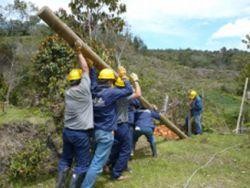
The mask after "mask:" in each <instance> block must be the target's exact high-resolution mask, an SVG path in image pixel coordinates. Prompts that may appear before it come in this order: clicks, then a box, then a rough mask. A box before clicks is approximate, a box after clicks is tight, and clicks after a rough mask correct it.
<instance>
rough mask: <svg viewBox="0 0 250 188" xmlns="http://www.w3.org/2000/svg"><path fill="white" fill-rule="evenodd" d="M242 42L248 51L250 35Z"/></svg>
mask: <svg viewBox="0 0 250 188" xmlns="http://www.w3.org/2000/svg"><path fill="white" fill-rule="evenodd" d="M242 42H243V43H244V44H246V45H247V48H248V49H250V33H249V34H247V35H246V38H245V39H243V40H242Z"/></svg>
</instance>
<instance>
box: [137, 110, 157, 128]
mask: <svg viewBox="0 0 250 188" xmlns="http://www.w3.org/2000/svg"><path fill="white" fill-rule="evenodd" d="M153 118H154V119H158V120H160V114H159V113H158V112H156V111H153V110H148V109H143V110H136V112H135V126H136V127H139V128H140V129H141V130H143V129H145V128H149V127H150V128H152V129H154V127H155V126H154V124H153Z"/></svg>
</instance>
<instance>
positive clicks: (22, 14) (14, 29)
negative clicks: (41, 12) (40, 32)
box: [0, 0, 39, 36]
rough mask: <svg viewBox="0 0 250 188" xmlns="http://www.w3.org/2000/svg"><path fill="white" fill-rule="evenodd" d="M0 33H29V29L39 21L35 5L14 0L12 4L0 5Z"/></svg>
mask: <svg viewBox="0 0 250 188" xmlns="http://www.w3.org/2000/svg"><path fill="white" fill-rule="evenodd" d="M0 11H1V12H0V24H1V25H0V28H1V33H0V34H1V35H5V34H8V35H11V36H12V35H29V32H30V29H31V28H32V27H33V26H34V25H36V24H37V23H38V22H39V19H38V17H37V16H34V15H32V14H35V12H36V11H37V7H36V6H35V5H34V4H32V3H30V2H28V3H26V2H25V1H21V0H14V4H8V5H6V6H5V7H0Z"/></svg>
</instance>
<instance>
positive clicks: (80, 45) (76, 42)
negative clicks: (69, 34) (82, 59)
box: [74, 40, 82, 53]
mask: <svg viewBox="0 0 250 188" xmlns="http://www.w3.org/2000/svg"><path fill="white" fill-rule="evenodd" d="M74 49H75V51H76V52H77V53H81V49H82V43H81V41H79V40H77V41H75V46H74Z"/></svg>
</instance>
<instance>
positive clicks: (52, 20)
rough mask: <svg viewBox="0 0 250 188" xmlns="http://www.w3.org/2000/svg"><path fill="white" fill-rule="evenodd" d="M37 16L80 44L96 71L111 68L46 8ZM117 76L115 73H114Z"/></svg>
mask: <svg viewBox="0 0 250 188" xmlns="http://www.w3.org/2000/svg"><path fill="white" fill-rule="evenodd" d="M38 16H39V17H40V18H41V19H42V20H43V21H45V22H46V23H47V24H48V25H49V26H50V27H51V28H52V29H53V30H54V31H55V32H56V33H57V34H58V35H59V36H61V37H62V38H63V39H64V40H66V41H67V42H68V44H69V45H70V46H71V47H72V48H74V47H75V42H78V43H80V44H81V46H82V49H81V52H82V54H83V55H84V56H85V57H86V58H89V59H90V60H92V61H93V62H94V65H95V67H96V68H97V69H103V68H111V67H110V66H109V65H108V64H106V63H105V62H104V61H103V60H102V59H101V58H100V57H99V56H98V55H97V54H96V53H95V52H94V51H93V50H92V49H91V48H90V47H89V46H88V45H87V44H86V43H85V42H83V41H82V40H81V38H80V37H78V36H77V35H76V34H75V33H74V31H72V30H71V29H70V28H69V27H68V26H67V25H66V24H65V23H63V22H62V21H61V20H60V19H59V18H58V17H57V16H56V15H55V14H54V13H53V12H52V10H50V9H49V8H48V7H46V6H45V7H43V8H42V9H41V10H40V11H39V12H38ZM116 75H117V73H116ZM140 101H141V102H142V104H143V105H144V106H145V107H146V108H149V109H153V106H152V105H151V104H150V103H149V102H148V101H147V100H146V99H144V98H143V97H140ZM160 117H161V121H162V122H163V123H165V124H166V126H167V127H168V128H169V129H171V130H172V131H173V132H174V133H176V134H177V135H178V136H179V137H180V138H187V135H185V134H184V133H183V132H182V131H181V130H180V129H179V128H178V127H176V126H175V125H174V124H173V123H172V122H171V121H170V120H168V119H167V118H166V117H164V116H163V115H160Z"/></svg>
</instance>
